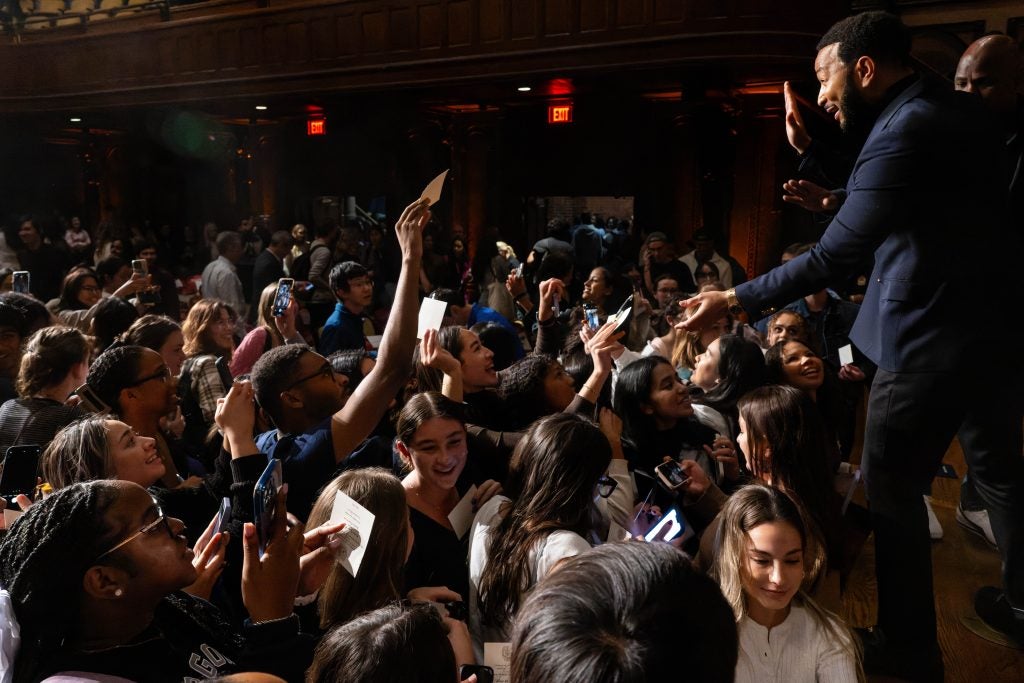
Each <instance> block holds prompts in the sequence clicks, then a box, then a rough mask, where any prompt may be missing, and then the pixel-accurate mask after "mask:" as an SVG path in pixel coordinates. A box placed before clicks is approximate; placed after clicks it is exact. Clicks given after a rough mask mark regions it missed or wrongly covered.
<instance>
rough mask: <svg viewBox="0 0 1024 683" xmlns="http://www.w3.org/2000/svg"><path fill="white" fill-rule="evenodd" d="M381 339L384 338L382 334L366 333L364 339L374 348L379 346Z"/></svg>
mask: <svg viewBox="0 0 1024 683" xmlns="http://www.w3.org/2000/svg"><path fill="white" fill-rule="evenodd" d="M382 339H384V335H383V334H370V335H367V337H366V341H368V342H370V346H372V347H373V348H375V349H379V348H380V342H381V340H382Z"/></svg>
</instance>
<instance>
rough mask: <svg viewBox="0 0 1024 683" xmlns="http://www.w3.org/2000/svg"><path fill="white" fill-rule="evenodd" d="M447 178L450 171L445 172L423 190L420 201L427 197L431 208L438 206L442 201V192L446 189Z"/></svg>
mask: <svg viewBox="0 0 1024 683" xmlns="http://www.w3.org/2000/svg"><path fill="white" fill-rule="evenodd" d="M447 176H448V171H443V172H442V173H441V175H439V176H437V177H436V178H434V179H433V180H431V181H430V184H429V185H427V186H426V187H425V188H424V189H423V194H421V195H420V199H422V198H424V197H426V198H427V200H428V201H429V202H430V206H433V205H434V204H437V201H438V200H439V199H441V190H443V189H444V179H445V178H446V177H447Z"/></svg>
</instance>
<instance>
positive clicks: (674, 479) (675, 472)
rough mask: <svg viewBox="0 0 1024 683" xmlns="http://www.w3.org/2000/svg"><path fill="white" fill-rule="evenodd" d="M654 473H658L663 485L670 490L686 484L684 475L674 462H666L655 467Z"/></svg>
mask: <svg viewBox="0 0 1024 683" xmlns="http://www.w3.org/2000/svg"><path fill="white" fill-rule="evenodd" d="M654 471H655V472H657V473H658V475H659V476H660V477H661V480H662V481H663V482H664V483H665V485H666V486H668V487H669V488H671V489H677V488H679V487H680V486H682V485H683V484H685V483H686V479H687V477H686V474H685V473H684V472H683V469H682V468H681V467H680V466H679V463H677V462H676V461H675V460H666V461H665V462H663V463H661V464H660V465H658V466H657V467H655V468H654Z"/></svg>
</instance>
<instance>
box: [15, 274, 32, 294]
mask: <svg viewBox="0 0 1024 683" xmlns="http://www.w3.org/2000/svg"><path fill="white" fill-rule="evenodd" d="M31 283H32V276H31V275H30V274H29V272H28V271H27V270H16V271H14V274H13V275H11V291H12V292H18V293H19V294H28V293H29V287H30V286H31Z"/></svg>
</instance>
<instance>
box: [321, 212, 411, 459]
mask: <svg viewBox="0 0 1024 683" xmlns="http://www.w3.org/2000/svg"><path fill="white" fill-rule="evenodd" d="M429 218H430V208H429V204H428V203H427V200H426V199H422V198H421V199H417V200H416V201H415V202H413V203H412V204H410V205H409V206H407V207H405V210H404V211H402V215H401V216H400V217H399V219H398V222H397V223H396V224H395V232H396V233H397V236H398V243H399V245H400V246H401V248H402V273H401V275H399V277H398V288H397V290H396V291H395V301H394V304H393V305H392V308H391V315H390V316H389V317H388V324H387V326H386V327H385V328H384V338H383V339H382V340H381V344H380V352H379V354H378V356H377V365H376V367H374V369H373V370H371V371H370V374H368V375H367V376H366V378H365V379H364V380H363V381H362V382H361V383H360V384H359V387H358V388H356V390H355V393H353V394H352V397H351V398H349V400H348V402H347V403H345V407H344V408H342V409H341V410H339V411H338V412H337V413H335V414H334V419H333V420H331V437H332V439H333V441H334V457H335V459H336V460H337V461H338V462H341V461H342V460H343V459H344V458H345V457H347V456H348V454H349V453H351V452H352V449H354V448H355V447H356V446H358V445H359V443H360V442H362V441H363V439H365V438H366V437H367V436H368V435H369V434H370V432H371V431H372V430H373V428H374V427H375V426H376V425H377V423H378V422H379V421H380V419H381V417H383V416H384V413H385V411H386V410H387V408H388V404H389V403H390V402H391V399H392V398H393V397H394V396H395V394H396V393H398V390H399V389H400V388H401V387H402V386H403V385H404V384H405V382H406V381H408V379H409V374H410V372H411V370H412V352H413V349H414V348H415V347H416V325H417V318H418V310H419V301H418V298H419V297H418V294H419V280H420V259H421V257H422V255H423V226H424V225H426V223H427V220H428V219H429Z"/></svg>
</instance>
